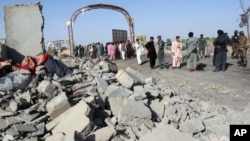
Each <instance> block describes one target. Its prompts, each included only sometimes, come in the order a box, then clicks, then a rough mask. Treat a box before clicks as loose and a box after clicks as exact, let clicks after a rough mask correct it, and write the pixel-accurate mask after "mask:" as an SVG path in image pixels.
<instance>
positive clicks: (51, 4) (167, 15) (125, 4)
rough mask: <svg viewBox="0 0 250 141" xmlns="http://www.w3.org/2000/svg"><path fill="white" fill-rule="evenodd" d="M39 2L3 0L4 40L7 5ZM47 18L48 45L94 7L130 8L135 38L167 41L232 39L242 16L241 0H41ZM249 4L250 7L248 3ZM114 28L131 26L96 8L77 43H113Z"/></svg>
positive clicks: (78, 26)
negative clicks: (222, 33)
mask: <svg viewBox="0 0 250 141" xmlns="http://www.w3.org/2000/svg"><path fill="white" fill-rule="evenodd" d="M37 1H38V0H0V8H1V10H0V38H4V37H5V33H4V32H5V29H4V13H3V7H4V6H5V5H14V4H29V3H35V2H37ZM40 1H41V4H42V5H43V15H44V18H45V29H44V38H45V42H47V41H52V40H64V39H68V29H67V26H66V21H67V20H69V19H70V18H71V16H72V14H73V13H74V12H75V11H76V10H77V9H79V8H82V7H86V6H88V5H90V4H99V3H103V4H112V5H116V6H119V7H122V8H124V9H126V10H127V11H128V12H129V13H130V15H131V16H132V17H133V18H134V21H135V23H134V26H135V35H145V36H146V37H147V40H148V38H149V37H150V36H154V37H156V36H157V35H161V36H162V38H163V39H164V40H165V39H167V38H170V39H174V38H175V36H177V35H180V36H181V38H183V39H186V38H187V34H188V32H189V31H193V32H194V35H195V36H199V35H200V34H201V33H202V34H204V36H205V37H214V36H216V35H217V34H216V31H217V29H222V30H224V31H225V32H227V33H228V34H229V35H230V36H231V35H232V34H233V31H234V30H235V29H237V30H239V31H240V30H243V31H246V28H245V27H244V28H240V27H239V20H240V19H239V15H240V14H242V9H241V8H240V3H239V1H238V0H40ZM245 2H246V3H245V5H246V7H248V5H250V1H249V0H245ZM112 29H122V30H127V31H128V35H129V26H128V24H127V21H126V19H125V17H124V15H123V14H121V13H120V12H117V11H113V10H106V9H95V10H90V11H87V12H85V13H84V14H80V15H79V16H78V17H77V20H76V23H75V25H74V39H75V43H76V44H83V45H86V44H89V43H92V42H97V41H100V42H102V43H105V42H108V41H112Z"/></svg>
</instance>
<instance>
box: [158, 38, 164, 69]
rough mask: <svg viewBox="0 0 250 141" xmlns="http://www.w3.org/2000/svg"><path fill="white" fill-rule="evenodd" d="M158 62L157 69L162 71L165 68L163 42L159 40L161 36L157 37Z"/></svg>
mask: <svg viewBox="0 0 250 141" xmlns="http://www.w3.org/2000/svg"><path fill="white" fill-rule="evenodd" d="M157 38H158V42H157V45H158V61H159V67H160V68H161V69H163V68H164V67H165V57H164V42H163V41H162V39H161V36H160V35H159V36H158V37H157Z"/></svg>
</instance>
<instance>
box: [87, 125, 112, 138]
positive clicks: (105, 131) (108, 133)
mask: <svg viewBox="0 0 250 141" xmlns="http://www.w3.org/2000/svg"><path fill="white" fill-rule="evenodd" d="M115 133H116V131H115V130H114V128H110V127H108V126H107V127H103V128H101V129H98V130H96V131H95V132H94V133H91V134H89V135H88V136H87V138H86V140H88V141H108V140H110V138H111V137H112V136H113V135H115Z"/></svg>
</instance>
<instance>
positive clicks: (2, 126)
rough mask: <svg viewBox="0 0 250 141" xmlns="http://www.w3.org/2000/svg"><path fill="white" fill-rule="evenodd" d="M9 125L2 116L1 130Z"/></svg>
mask: <svg viewBox="0 0 250 141" xmlns="http://www.w3.org/2000/svg"><path fill="white" fill-rule="evenodd" d="M7 127H8V124H7V122H6V120H5V119H1V118H0V131H4V130H5V129H6V128H7Z"/></svg>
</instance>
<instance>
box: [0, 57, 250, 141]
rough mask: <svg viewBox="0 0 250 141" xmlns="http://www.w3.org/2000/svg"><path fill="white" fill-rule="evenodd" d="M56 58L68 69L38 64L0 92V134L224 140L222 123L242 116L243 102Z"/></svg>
mask: <svg viewBox="0 0 250 141" xmlns="http://www.w3.org/2000/svg"><path fill="white" fill-rule="evenodd" d="M62 61H63V62H65V64H67V65H68V66H70V65H71V67H74V68H75V70H74V73H73V74H71V75H66V76H64V77H62V78H59V77H56V76H54V77H47V76H44V71H43V66H38V67H37V69H36V75H35V76H32V78H33V79H32V80H30V81H29V83H26V84H27V86H26V87H23V88H22V89H21V88H20V89H18V90H16V91H13V90H8V91H1V98H0V103H1V108H0V117H1V118H0V122H1V124H0V131H1V132H2V134H1V136H0V139H1V140H4V141H5V140H6V141H7V140H31V139H32V140H41V139H43V140H46V141H51V140H61V141H64V140H65V141H66V140H72V141H73V140H74V141H81V140H91V141H94V140H101V141H107V140H112V141H115V140H124V141H126V140H143V141H145V140H152V139H157V140H162V141H163V140H165V139H167V138H169V139H172V140H182V139H183V138H185V140H187V141H195V140H212V139H213V138H214V139H220V140H228V138H229V125H230V124H237V123H238V124H239V123H240V124H244V123H247V122H248V120H249V114H247V113H248V112H249V110H250V109H246V110H244V111H242V112H235V111H234V110H232V109H229V108H225V107H223V106H218V105H210V104H209V103H206V102H205V101H201V100H199V99H193V98H192V97H190V96H189V95H188V94H185V93H176V92H174V91H173V90H172V89H171V88H169V87H168V86H164V84H160V83H158V81H156V80H155V79H154V78H151V77H147V76H144V75H143V74H141V73H140V72H138V71H136V70H133V69H132V68H127V69H126V70H122V69H120V70H118V68H117V66H116V64H114V63H112V62H110V61H108V60H105V59H104V60H102V61H100V60H91V59H87V58H84V59H82V60H75V61H76V62H75V65H73V66H72V63H70V61H69V59H64V60H62ZM77 64H79V66H78V65H77ZM19 73H21V72H19ZM26 75H27V74H26ZM21 84H23V83H21ZM239 117H240V118H239Z"/></svg>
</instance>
